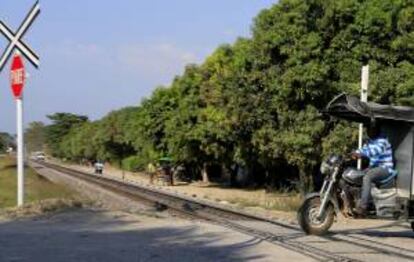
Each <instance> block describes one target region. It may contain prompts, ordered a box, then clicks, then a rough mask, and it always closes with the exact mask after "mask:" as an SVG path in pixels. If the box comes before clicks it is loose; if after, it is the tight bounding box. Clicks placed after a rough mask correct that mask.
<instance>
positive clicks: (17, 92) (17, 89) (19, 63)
mask: <svg viewBox="0 0 414 262" xmlns="http://www.w3.org/2000/svg"><path fill="white" fill-rule="evenodd" d="M25 80H26V74H25V70H24V64H23V59H22V57H21V56H20V55H19V54H15V55H14V57H13V61H12V65H11V72H10V82H11V88H12V90H13V95H14V97H15V98H21V96H22V92H23V86H24V82H25Z"/></svg>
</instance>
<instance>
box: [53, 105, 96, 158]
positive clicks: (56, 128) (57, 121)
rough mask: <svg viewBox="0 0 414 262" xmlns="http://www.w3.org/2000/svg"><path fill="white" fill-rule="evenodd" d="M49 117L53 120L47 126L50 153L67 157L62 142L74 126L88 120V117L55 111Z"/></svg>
mask: <svg viewBox="0 0 414 262" xmlns="http://www.w3.org/2000/svg"><path fill="white" fill-rule="evenodd" d="M47 117H48V118H49V119H50V120H51V121H52V124H50V125H48V126H47V128H46V144H47V148H48V150H49V153H50V154H51V155H52V156H56V157H66V156H65V154H64V153H63V150H62V148H61V146H60V144H61V143H62V142H63V141H64V139H65V136H66V135H67V134H69V132H70V131H71V129H72V128H76V127H79V126H81V125H82V124H83V123H85V122H87V121H88V117H86V116H79V115H75V114H71V113H55V114H53V115H49V116H47Z"/></svg>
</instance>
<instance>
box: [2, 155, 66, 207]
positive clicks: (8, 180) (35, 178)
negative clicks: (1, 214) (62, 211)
mask: <svg viewBox="0 0 414 262" xmlns="http://www.w3.org/2000/svg"><path fill="white" fill-rule="evenodd" d="M15 162H16V161H15V159H13V158H11V157H0V209H3V208H8V207H13V206H16V202H17V200H16V197H17V179H16V176H17V175H16V163H15ZM25 185H26V202H27V203H36V202H39V201H42V200H49V202H50V201H51V200H50V199H55V200H56V201H52V202H54V205H56V203H57V202H59V201H57V199H72V198H73V193H72V191H70V190H68V189H67V188H65V187H63V186H60V185H56V184H52V183H51V182H49V181H48V180H46V179H45V178H43V177H41V176H39V175H37V174H36V173H35V172H34V171H33V170H32V169H30V168H27V169H26V172H25ZM60 201H63V200H60ZM48 206H49V207H51V206H53V205H48ZM45 208H46V206H45Z"/></svg>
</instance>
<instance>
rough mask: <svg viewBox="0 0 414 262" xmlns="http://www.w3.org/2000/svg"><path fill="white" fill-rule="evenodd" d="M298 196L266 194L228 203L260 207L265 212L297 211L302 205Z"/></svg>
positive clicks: (231, 199) (236, 199)
mask: <svg viewBox="0 0 414 262" xmlns="http://www.w3.org/2000/svg"><path fill="white" fill-rule="evenodd" d="M302 200H303V199H302V197H301V195H300V194H293V193H292V194H289V195H285V194H281V193H267V194H264V195H262V196H261V197H260V198H249V199H247V198H229V199H228V201H229V202H230V203H234V204H236V203H237V204H239V205H240V206H242V207H262V208H264V209H267V210H279V211H297V210H298V209H299V207H300V205H301V204H302Z"/></svg>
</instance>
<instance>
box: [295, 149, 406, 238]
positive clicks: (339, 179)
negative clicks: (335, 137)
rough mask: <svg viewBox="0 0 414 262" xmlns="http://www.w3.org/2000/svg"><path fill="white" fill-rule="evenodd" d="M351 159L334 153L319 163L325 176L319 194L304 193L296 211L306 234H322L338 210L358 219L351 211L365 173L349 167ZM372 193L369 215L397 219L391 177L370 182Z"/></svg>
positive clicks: (393, 181) (398, 211) (397, 214)
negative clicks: (303, 199)
mask: <svg viewBox="0 0 414 262" xmlns="http://www.w3.org/2000/svg"><path fill="white" fill-rule="evenodd" d="M350 162H351V161H345V160H344V159H342V158H341V157H340V156H336V155H333V156H331V157H329V158H328V159H327V160H326V161H324V162H323V163H322V165H321V173H322V174H323V175H324V176H325V179H324V182H323V185H322V188H321V190H320V192H318V193H311V194H309V195H307V196H306V198H305V201H304V202H303V204H302V206H301V207H300V209H299V211H298V222H299V225H300V226H301V228H302V229H303V231H305V232H306V233H307V234H312V235H322V234H325V233H326V232H327V231H328V230H329V228H330V227H331V226H332V223H333V222H334V217H335V215H336V214H338V213H341V214H342V215H343V216H344V217H346V218H358V214H357V213H356V212H355V211H354V210H355V208H356V207H357V206H359V203H360V201H361V189H362V179H363V176H364V175H365V173H364V172H363V171H360V170H357V169H356V168H353V167H349V165H350ZM371 195H372V201H371V202H370V205H369V208H368V213H367V216H368V218H393V219H397V218H398V217H399V216H400V215H401V212H400V210H399V209H398V208H397V207H396V196H397V192H396V188H395V179H393V176H390V177H389V178H388V179H385V180H384V181H381V182H380V183H378V184H373V187H372V190H371Z"/></svg>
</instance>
